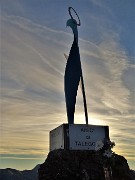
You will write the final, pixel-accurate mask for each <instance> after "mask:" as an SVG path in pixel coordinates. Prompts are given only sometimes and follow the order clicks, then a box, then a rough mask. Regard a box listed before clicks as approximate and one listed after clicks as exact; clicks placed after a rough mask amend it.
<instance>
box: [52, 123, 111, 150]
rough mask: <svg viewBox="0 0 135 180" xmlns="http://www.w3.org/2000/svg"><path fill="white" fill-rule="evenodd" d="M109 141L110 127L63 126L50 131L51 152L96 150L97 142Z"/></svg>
mask: <svg viewBox="0 0 135 180" xmlns="http://www.w3.org/2000/svg"><path fill="white" fill-rule="evenodd" d="M105 138H106V139H109V127H108V126H99V125H86V124H62V125H61V126H59V127H57V128H55V129H53V130H52V131H50V151H53V150H56V149H66V150H95V145H96V142H97V141H103V140H104V139H105Z"/></svg>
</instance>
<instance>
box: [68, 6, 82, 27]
mask: <svg viewBox="0 0 135 180" xmlns="http://www.w3.org/2000/svg"><path fill="white" fill-rule="evenodd" d="M71 9H72V10H73V11H74V13H75V14H76V16H77V18H78V21H79V22H78V23H77V26H81V21H80V18H79V16H78V14H77V12H76V11H75V10H74V8H72V7H69V8H68V11H69V15H70V17H71V18H72V19H74V18H73V16H72V14H71Z"/></svg>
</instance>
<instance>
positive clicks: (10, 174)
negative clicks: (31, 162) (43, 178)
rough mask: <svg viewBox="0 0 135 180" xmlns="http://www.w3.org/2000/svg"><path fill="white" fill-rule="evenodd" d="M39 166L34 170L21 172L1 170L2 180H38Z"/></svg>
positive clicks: (0, 178)
mask: <svg viewBox="0 0 135 180" xmlns="http://www.w3.org/2000/svg"><path fill="white" fill-rule="evenodd" d="M39 166H40V165H37V166H36V167H34V168H33V169H32V170H23V171H19V170H16V169H11V168H7V169H0V180H38V168H39Z"/></svg>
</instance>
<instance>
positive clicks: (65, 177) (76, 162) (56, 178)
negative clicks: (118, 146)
mask: <svg viewBox="0 0 135 180" xmlns="http://www.w3.org/2000/svg"><path fill="white" fill-rule="evenodd" d="M38 175H39V180H90V179H93V180H106V179H108V180H120V179H122V180H133V178H132V177H131V170H130V169H129V166H128V164H127V160H126V159H125V158H124V157H123V156H119V155H117V154H114V156H113V158H111V159H108V160H107V159H106V158H105V157H103V155H102V154H101V153H99V152H94V151H81V150H54V151H51V152H50V153H49V154H48V157H47V159H46V161H45V162H44V163H43V164H41V165H40V168H39V171H38Z"/></svg>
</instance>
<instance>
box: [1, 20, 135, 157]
mask: <svg viewBox="0 0 135 180" xmlns="http://www.w3.org/2000/svg"><path fill="white" fill-rule="evenodd" d="M2 34H3V36H2V78H1V80H2V121H1V130H2V138H1V142H2V144H3V145H2V149H1V153H2V154H14V153H16V154H22V153H24V154H34V155H40V156H42V155H44V153H46V154H47V152H48V149H49V147H48V146H49V142H48V141H49V137H48V136H49V131H50V130H51V129H53V128H55V127H56V126H58V125H59V124H61V123H64V122H65V123H66V121H67V120H66V108H65V102H64V87H63V84H64V83H63V79H64V77H63V76H64V68H65V64H66V61H65V58H64V56H63V54H64V53H66V54H68V53H69V50H70V46H71V43H72V36H71V35H70V34H69V33H65V32H62V31H61V32H60V31H56V30H53V29H50V28H48V27H45V26H41V25H38V24H35V23H33V22H32V21H30V20H27V19H24V18H19V17H16V16H5V17H4V18H3V19H2ZM79 44H80V53H81V61H82V67H83V73H84V80H85V85H86V94H87V102H88V110H89V116H90V119H91V120H92V119H93V123H94V120H95V121H96V119H99V121H98V120H97V121H96V122H95V123H97V122H98V123H101V121H102V123H103V124H108V125H110V133H111V138H112V139H114V140H115V141H116V144H117V145H118V148H117V149H116V150H117V151H118V152H120V151H122V152H123V154H125V156H127V157H128V158H129V159H130V158H131V156H133V154H134V145H133V141H134V136H133V131H134V129H133V127H134V118H135V116H134V101H133V98H134V84H131V83H130V84H131V86H130V88H128V82H127V81H125V79H124V77H125V73H126V74H127V76H128V74H129V69H131V68H132V72H131V71H130V73H131V74H130V76H132V74H134V70H135V67H134V65H132V64H130V63H129V62H130V61H129V57H128V56H127V54H126V52H125V51H124V49H123V48H122V47H121V45H120V43H119V34H117V33H112V34H108V33H107V32H106V33H104V38H103V39H102V41H100V43H98V44H97V43H96V44H95V43H92V42H90V41H86V40H83V39H80V40H79ZM82 104H83V103H82V96H81V91H80V90H79V92H78V97H77V110H76V120H75V121H76V123H78V122H79V123H80V119H84V115H83V105H82ZM131 112H132V113H131ZM129 121H130V123H129ZM81 123H84V122H83V121H81ZM89 123H91V122H89ZM121 134H125V136H124V137H123V138H122V137H121ZM125 137H126V140H127V141H126V142H125ZM128 141H130V142H128ZM9 142H12V143H9ZM131 142H132V143H131ZM129 146H130V147H131V149H130V150H129V148H128V147H129ZM37 147H38V149H37Z"/></svg>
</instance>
